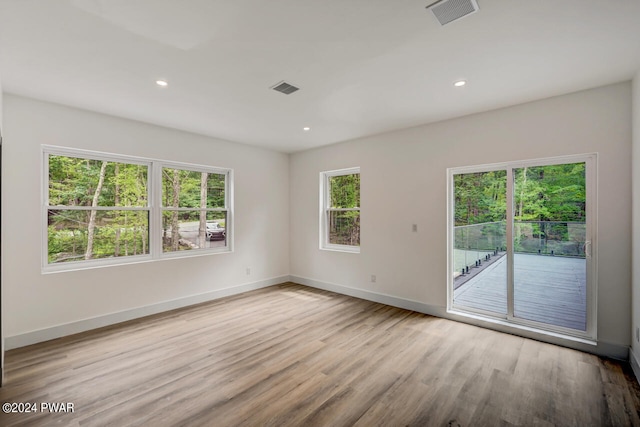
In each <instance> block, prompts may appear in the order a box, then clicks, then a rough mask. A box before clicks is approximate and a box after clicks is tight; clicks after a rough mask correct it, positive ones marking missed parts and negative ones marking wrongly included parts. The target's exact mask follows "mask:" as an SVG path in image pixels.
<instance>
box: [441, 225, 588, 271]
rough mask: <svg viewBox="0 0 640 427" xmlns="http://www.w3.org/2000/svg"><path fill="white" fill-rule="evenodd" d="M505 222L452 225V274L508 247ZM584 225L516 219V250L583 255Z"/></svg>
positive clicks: (525, 252) (580, 256)
mask: <svg viewBox="0 0 640 427" xmlns="http://www.w3.org/2000/svg"><path fill="white" fill-rule="evenodd" d="M506 235H507V223H506V221H498V222H485V223H482V224H474V225H463V226H458V227H455V228H454V262H453V267H454V271H453V274H454V277H458V276H459V275H463V274H466V273H469V271H470V270H471V269H472V268H474V267H480V266H482V265H483V263H486V262H487V261H490V260H491V259H492V258H493V257H495V256H501V255H503V254H504V252H505V251H506V248H507V240H506ZM585 236H586V224H585V223H583V222H561V221H516V222H514V224H513V250H514V252H515V253H521V254H536V255H549V256H568V257H578V258H584V256H585V253H584V246H585Z"/></svg>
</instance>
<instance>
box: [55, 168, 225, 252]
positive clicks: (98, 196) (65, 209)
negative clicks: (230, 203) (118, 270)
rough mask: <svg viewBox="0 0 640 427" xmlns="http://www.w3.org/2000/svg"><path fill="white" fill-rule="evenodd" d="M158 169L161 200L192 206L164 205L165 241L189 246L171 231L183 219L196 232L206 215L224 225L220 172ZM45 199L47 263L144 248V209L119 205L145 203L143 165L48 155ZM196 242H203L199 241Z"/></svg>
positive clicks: (146, 229)
mask: <svg viewBox="0 0 640 427" xmlns="http://www.w3.org/2000/svg"><path fill="white" fill-rule="evenodd" d="M162 175H163V179H162V187H163V188H162V202H163V205H164V206H165V207H168V208H171V207H179V208H193V210H189V211H186V212H183V211H181V212H178V211H170V210H166V211H165V214H164V215H163V228H164V230H163V236H165V237H166V236H169V242H168V245H169V246H170V247H175V246H176V245H177V246H178V249H179V250H183V249H191V248H193V247H194V245H192V244H190V245H189V244H185V242H184V241H181V239H180V234H179V232H176V233H174V234H172V233H171V230H172V229H173V228H172V226H173V225H175V224H178V226H177V227H176V228H175V229H176V230H178V229H179V228H180V225H181V224H182V223H183V222H185V221H198V222H199V223H200V225H199V226H198V228H199V231H200V233H199V234H200V235H201V236H203V235H204V229H205V223H206V221H207V220H209V221H212V220H213V221H216V222H218V223H219V225H220V226H221V227H224V225H225V222H226V212H225V211H224V209H225V175H222V174H204V175H206V176H205V177H204V178H206V180H203V174H202V173H200V172H193V171H186V170H174V169H166V168H165V169H163V174H162ZM202 194H204V198H203V197H201V195H202ZM203 200H204V202H203ZM48 203H49V206H50V208H49V211H48V255H49V256H48V261H49V263H57V262H65V261H79V260H82V259H92V258H108V257H119V256H129V255H139V254H148V253H149V211H148V209H144V210H142V211H140V210H136V211H132V210H122V209H118V207H126V208H136V207H138V208H147V207H148V167H147V166H146V165H136V164H130V163H121V162H103V161H100V160H90V159H83V158H77V157H68V156H60V155H49V202H48ZM92 207H109V208H113V209H108V210H97V209H91V208H92ZM69 208H71V209H69ZM74 208H79V209H76V210H74ZM203 208H205V209H206V208H209V209H219V210H220V211H203ZM202 212H205V213H204V214H203V213H202ZM167 218H168V219H167ZM173 220H175V221H176V222H173ZM202 240H204V239H202ZM165 243H166V244H165V246H166V245H167V242H165ZM200 247H204V245H203V242H201V246H200Z"/></svg>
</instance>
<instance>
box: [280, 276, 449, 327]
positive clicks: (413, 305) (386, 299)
mask: <svg viewBox="0 0 640 427" xmlns="http://www.w3.org/2000/svg"><path fill="white" fill-rule="evenodd" d="M289 277H290V279H289V280H290V281H292V282H294V283H299V284H301V285H305V286H310V287H312V288H317V289H323V290H325V291H331V292H335V293H338V294H342V295H348V296H351V297H356V298H361V299H365V300H367V301H373V302H379V303H380V304H386V305H390V306H393V307H398V308H404V309H405V310H412V311H417V312H419V313H425V314H430V315H432V316H437V317H446V314H447V311H446V310H445V309H444V308H443V307H438V306H435V305H429V304H425V303H422V302H419V301H414V300H410V299H405V298H399V297H394V296H392V295H387V294H381V293H378V292H371V291H367V290H364V289H357V288H351V287H348V286H344V285H338V284H336V283H327V282H320V281H318V280H314V279H309V278H307V277H300V276H289Z"/></svg>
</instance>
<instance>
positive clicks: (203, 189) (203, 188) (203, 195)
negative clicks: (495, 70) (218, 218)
mask: <svg viewBox="0 0 640 427" xmlns="http://www.w3.org/2000/svg"><path fill="white" fill-rule="evenodd" d="M208 175H209V174H208V173H206V172H202V175H201V177H200V208H202V210H201V211H200V228H199V231H200V233H199V236H198V239H199V240H198V242H199V243H198V246H200V247H201V248H204V247H205V245H206V243H207V240H206V238H207V211H205V210H204V209H205V208H206V207H207V176H208Z"/></svg>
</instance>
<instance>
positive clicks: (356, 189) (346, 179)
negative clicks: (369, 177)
mask: <svg viewBox="0 0 640 427" xmlns="http://www.w3.org/2000/svg"><path fill="white" fill-rule="evenodd" d="M328 207H329V208H358V207H360V174H359V173H354V174H350V175H338V176H330V177H329V206H328Z"/></svg>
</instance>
